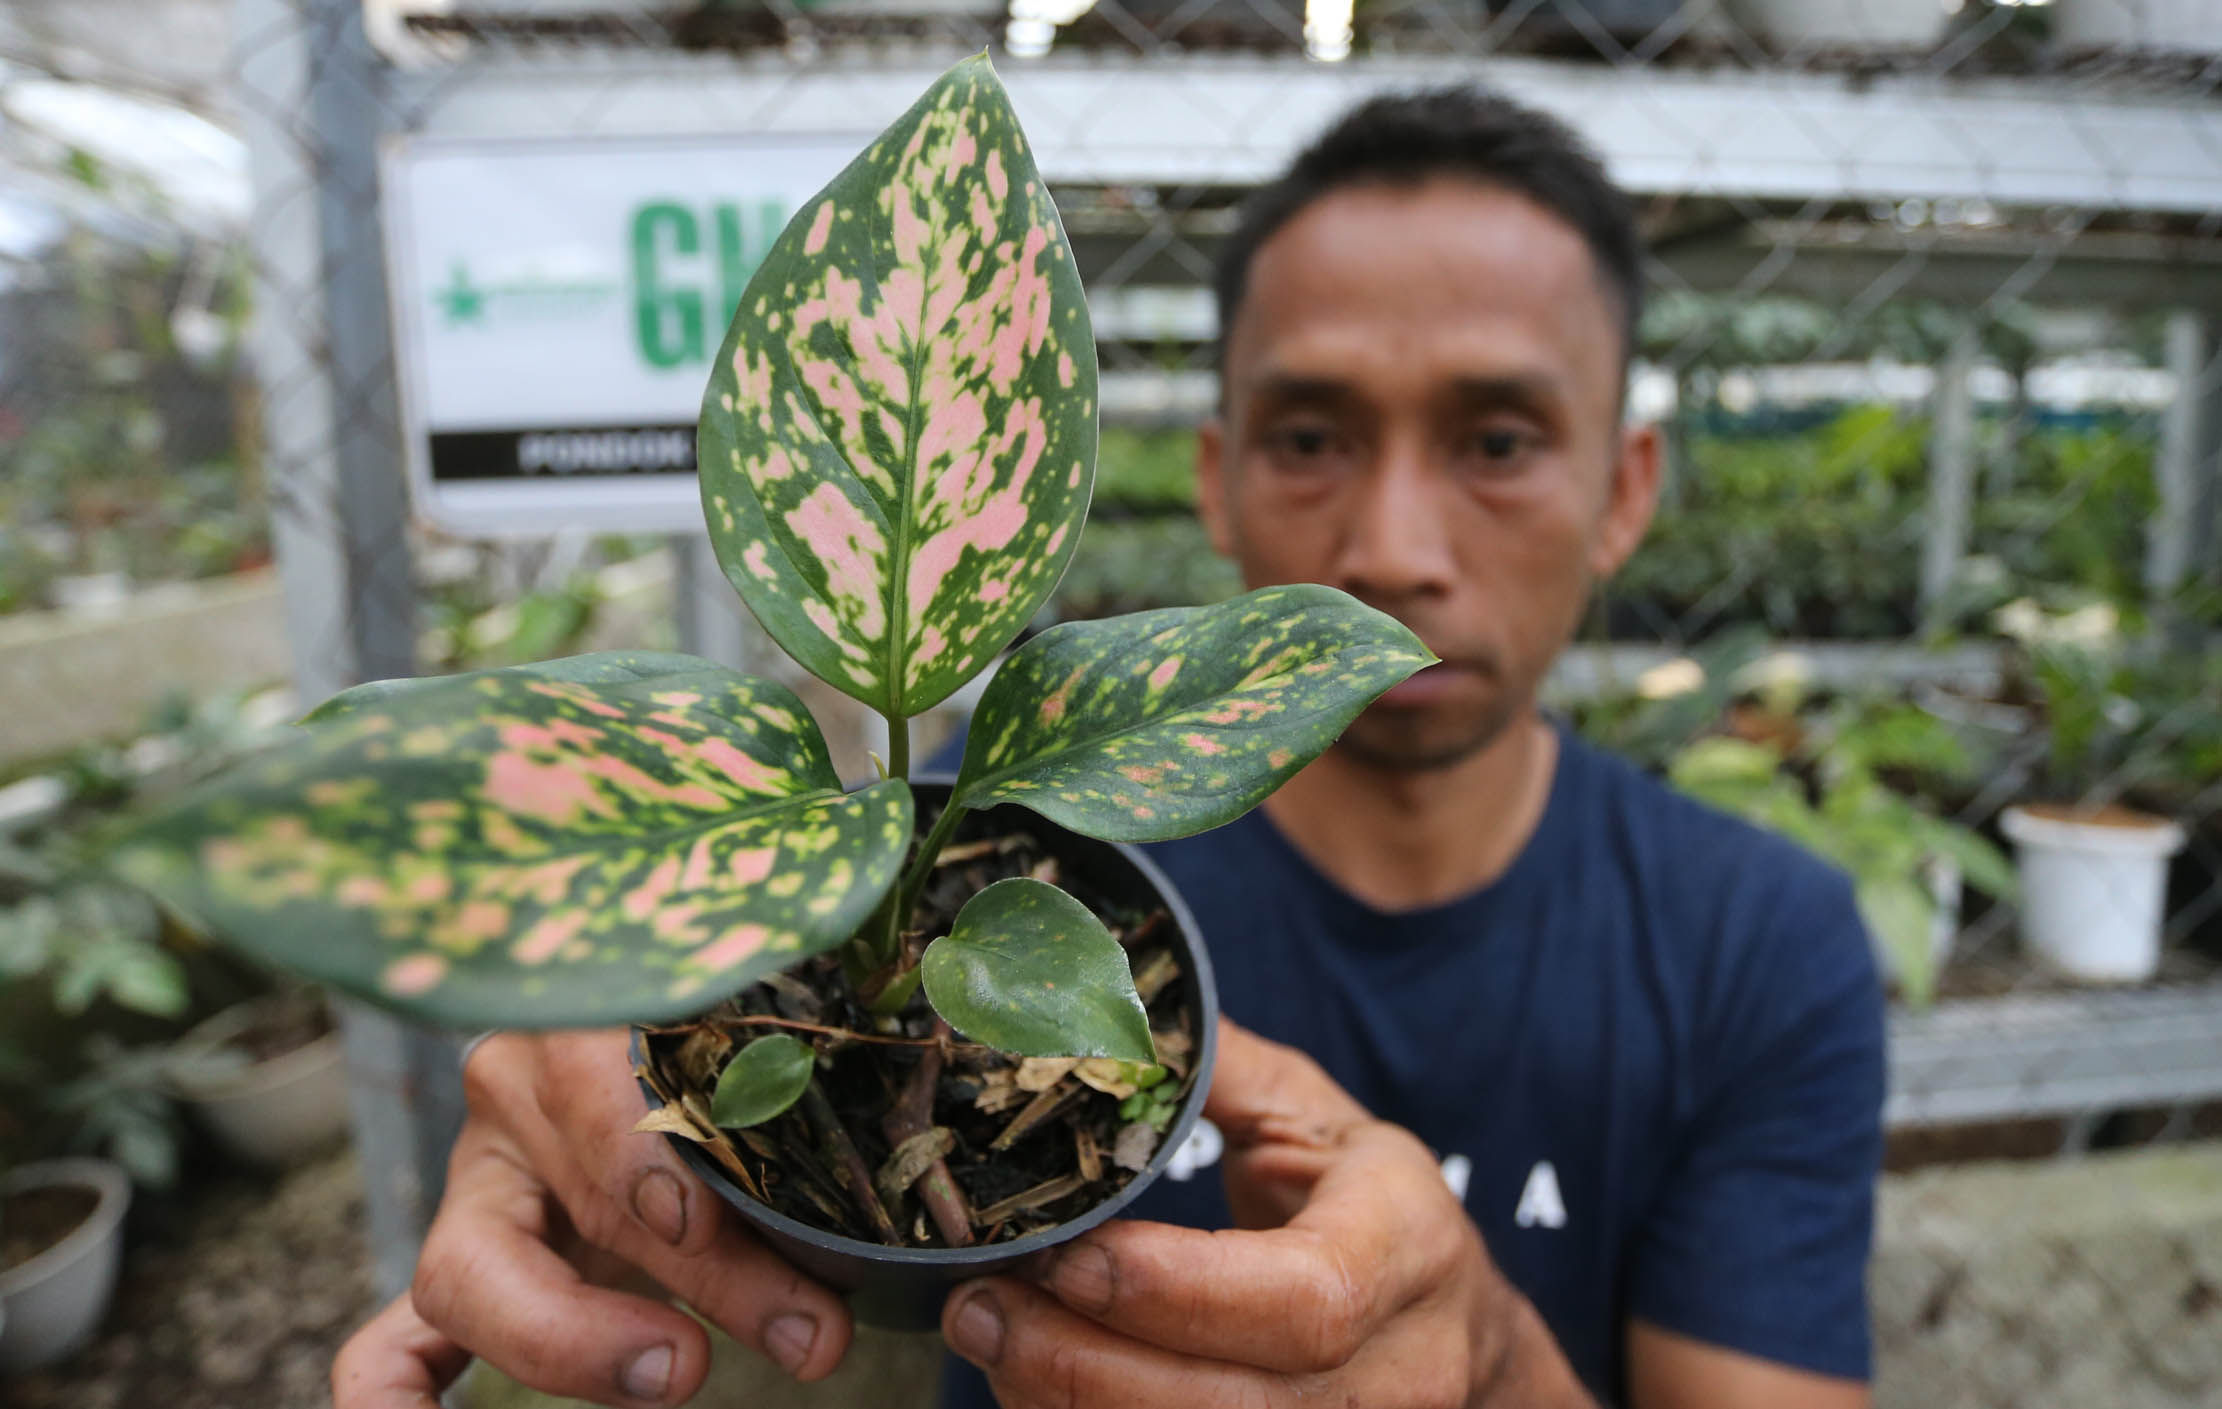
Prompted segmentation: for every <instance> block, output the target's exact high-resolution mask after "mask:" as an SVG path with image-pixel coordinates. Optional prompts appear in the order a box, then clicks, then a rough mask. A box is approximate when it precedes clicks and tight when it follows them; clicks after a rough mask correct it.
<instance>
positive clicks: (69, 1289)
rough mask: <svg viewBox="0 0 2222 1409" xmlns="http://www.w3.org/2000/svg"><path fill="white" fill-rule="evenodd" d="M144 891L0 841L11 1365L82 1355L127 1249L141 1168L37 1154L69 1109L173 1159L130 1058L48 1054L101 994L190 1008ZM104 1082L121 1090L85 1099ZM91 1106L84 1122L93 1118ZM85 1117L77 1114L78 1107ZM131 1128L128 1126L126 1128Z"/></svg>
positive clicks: (4, 1254)
mask: <svg viewBox="0 0 2222 1409" xmlns="http://www.w3.org/2000/svg"><path fill="white" fill-rule="evenodd" d="M152 919H153V913H152V911H151V909H149V908H148V907H147V905H146V902H145V900H144V899H143V898H142V897H140V896H138V895H137V894H135V893H133V892H130V891H128V890H124V889H123V888H121V887H119V886H115V885H113V884H112V883H106V882H103V881H102V880H101V879H100V878H99V877H98V876H97V875H94V874H88V873H85V872H83V871H80V870H78V869H75V868H73V867H70V866H68V865H66V864H63V863H61V862H59V861H58V860H56V859H54V858H50V857H48V856H44V855H34V854H32V853H29V852H25V851H21V850H18V849H16V848H14V847H12V846H6V845H0V1033H4V1034H5V1037H4V1038H0V1376H4V1375H10V1374H17V1373H22V1372H25V1371H29V1370H33V1369H37V1368H39V1367H40V1366H43V1365H48V1364H52V1363H54V1362H55V1361H57V1360H60V1359H62V1358H63V1357H65V1356H67V1355H69V1354H71V1353H72V1352H73V1351H75V1350H76V1349H77V1348H78V1347H80V1346H81V1345H83V1344H84V1343H85V1341H86V1340H88V1339H89V1338H90V1337H91V1336H92V1334H93V1332H94V1331H95V1330H96V1329H98V1327H99V1325H100V1322H101V1319H102V1317H104V1316H105V1315H106V1314H107V1310H108V1302H109V1298H110V1295H111V1293H112V1292H113V1290H114V1287H115V1280H116V1269H117V1265H118V1261H119V1259H120V1257H121V1255H122V1248H123V1215H124V1211H125V1209H126V1208H127V1207H128V1205H129V1203H130V1199H131V1173H130V1172H129V1171H127V1170H126V1168H125V1167H124V1166H123V1165H121V1164H119V1163H116V1162H114V1161H111V1160H107V1159H94V1158H71V1159H31V1160H28V1161H27V1162H22V1163H18V1161H23V1160H25V1157H26V1155H27V1154H28V1153H31V1152H35V1151H36V1150H38V1149H39V1148H41V1146H42V1145H46V1146H52V1145H58V1144H59V1143H60V1142H59V1141H52V1140H50V1139H49V1136H50V1131H49V1130H48V1129H47V1127H48V1126H50V1125H51V1124H53V1123H54V1121H53V1119H52V1118H53V1117H57V1116H58V1117H62V1118H63V1120H64V1122H65V1123H66V1124H67V1125H69V1126H70V1127H71V1130H72V1133H73V1134H74V1135H76V1136H77V1137H78V1142H79V1143H80V1144H92V1145H94V1146H96V1147H98V1148H105V1149H112V1150H114V1152H116V1153H118V1154H120V1155H125V1156H130V1157H133V1158H135V1159H141V1158H142V1157H143V1160H144V1167H145V1168H146V1171H147V1173H148V1174H149V1175H150V1176H152V1177H156V1178H159V1177H160V1176H162V1175H163V1174H164V1173H166V1172H167V1171H168V1170H169V1168H170V1167H171V1166H172V1164H174V1159H172V1158H171V1156H172V1155H173V1154H174V1149H173V1147H172V1146H171V1145H170V1144H168V1143H167V1142H166V1141H165V1140H164V1139H163V1133H164V1132H163V1130H162V1128H161V1116H160V1114H157V1115H156V1117H155V1128H153V1129H149V1128H147V1127H146V1126H144V1125H142V1124H140V1123H139V1122H138V1118H139V1117H140V1116H141V1115H143V1114H144V1113H145V1112H144V1109H143V1107H142V1105H141V1104H139V1103H137V1102H135V1101H133V1100H132V1099H130V1098H129V1096H128V1095H126V1094H125V1093H124V1089H123V1086H122V1085H121V1084H120V1083H118V1082H117V1081H116V1080H115V1079H116V1078H117V1077H118V1076H119V1075H120V1074H121V1073H122V1072H123V1071H124V1069H125V1068H126V1066H127V1065H128V1063H127V1062H125V1061H124V1060H122V1059H121V1058H120V1057H119V1055H118V1054H117V1053H116V1052H115V1051H114V1050H113V1044H112V1043H110V1044H103V1043H88V1044H87V1046H88V1047H89V1048H90V1049H91V1051H90V1057H91V1060H90V1061H89V1062H87V1063H86V1064H85V1068H83V1069H79V1070H76V1071H72V1072H55V1071H51V1070H49V1069H48V1067H49V1065H50V1061H42V1060H41V1059H40V1058H41V1057H42V1056H44V1055H45V1054H46V1051H47V1050H48V1048H49V1047H50V1046H51V1045H52V1044H51V1042H50V1041H49V1040H48V1038H49V1036H50V1035H51V1036H59V1035H60V1034H61V1033H64V1032H67V1031H69V1030H70V1029H71V1027H72V1025H73V1024H74V1023H75V1022H76V1021H77V1020H78V1019H80V1018H82V1017H83V1016H84V1015H85V1013H86V1012H87V1010H89V1009H90V1008H91V1007H92V1006H93V1004H94V1003H95V1002H96V1001H98V1000H100V999H108V1000H111V1001H113V1002H115V1003H116V1004H118V1005H120V1006H122V1007H124V1008H127V1009H131V1010H134V1011H137V1012H140V1013H145V1014H149V1015H153V1016H158V1017H171V1016H175V1015H176V1014H177V1013H179V1012H181V1011H183V1009H184V1006H185V999H186V994H185V987H184V981H183V975H182V972H181V971H180V970H179V969H178V967H177V964H176V961H175V960H174V959H173V958H172V957H171V956H170V955H168V954H167V953H165V952H164V951H163V950H161V949H160V948H159V946H158V945H156V944H155V943H154V939H153V934H152V929H151V921H152ZM96 1089H98V1090H105V1091H106V1092H107V1093H108V1094H109V1095H110V1096H112V1097H117V1098H119V1099H111V1100H102V1101H98V1102H94V1103H93V1105H92V1108H91V1109H90V1110H87V1111H80V1110H78V1109H76V1107H75V1103H76V1101H77V1099H78V1098H79V1097H80V1096H83V1095H86V1094H88V1093H91V1092H93V1091H95V1090H96ZM88 1114H90V1115H93V1116H95V1117H96V1118H95V1119H91V1120H87V1119H83V1118H82V1117H83V1116H85V1115H88ZM72 1117H77V1118H72ZM119 1137H120V1138H119Z"/></svg>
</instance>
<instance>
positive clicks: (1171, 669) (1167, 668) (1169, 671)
mask: <svg viewBox="0 0 2222 1409" xmlns="http://www.w3.org/2000/svg"><path fill="white" fill-rule="evenodd" d="M1178 674H1180V657H1179V656H1167V657H1166V658H1165V659H1164V660H1162V661H1160V662H1158V666H1157V669H1155V670H1153V671H1151V672H1150V688H1151V689H1153V690H1162V689H1164V688H1165V687H1166V686H1167V685H1170V684H1172V683H1173V677H1174V676H1176V675H1178Z"/></svg>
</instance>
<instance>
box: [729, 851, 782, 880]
mask: <svg viewBox="0 0 2222 1409" xmlns="http://www.w3.org/2000/svg"><path fill="white" fill-rule="evenodd" d="M778 855H779V848H778V847H776V846H751V847H744V848H742V849H741V850H739V851H736V852H734V853H733V854H732V855H731V856H729V857H727V858H726V862H725V864H726V866H727V868H728V869H729V870H730V871H731V874H732V879H733V884H735V885H743V886H752V885H755V884H756V883H757V882H759V881H761V880H763V879H764V878H765V877H766V876H768V875H770V874H771V873H772V861H773V859H774V858H776V857H777V856H778Z"/></svg>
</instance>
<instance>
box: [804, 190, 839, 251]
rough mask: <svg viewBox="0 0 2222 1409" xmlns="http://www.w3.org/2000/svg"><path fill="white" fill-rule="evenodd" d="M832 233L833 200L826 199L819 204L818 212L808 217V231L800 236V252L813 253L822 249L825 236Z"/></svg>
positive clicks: (824, 245)
mask: <svg viewBox="0 0 2222 1409" xmlns="http://www.w3.org/2000/svg"><path fill="white" fill-rule="evenodd" d="M832 233H833V202H831V201H827V202H825V203H824V204H823V205H821V206H819V207H818V213H817V214H816V215H814V216H812V217H811V218H810V233H809V234H807V235H805V236H803V238H802V252H803V253H804V254H813V255H814V254H816V253H817V252H818V251H820V250H822V249H824V248H825V247H826V236H828V235H830V234H832Z"/></svg>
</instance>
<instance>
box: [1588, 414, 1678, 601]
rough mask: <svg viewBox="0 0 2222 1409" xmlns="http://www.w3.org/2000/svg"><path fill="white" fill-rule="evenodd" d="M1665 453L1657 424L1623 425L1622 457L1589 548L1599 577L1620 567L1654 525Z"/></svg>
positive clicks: (1594, 572)
mask: <svg viewBox="0 0 2222 1409" xmlns="http://www.w3.org/2000/svg"><path fill="white" fill-rule="evenodd" d="M1665 455H1666V445H1665V440H1664V438H1663V437H1662V436H1661V435H1660V434H1659V428H1658V427H1657V426H1655V425H1640V426H1623V427H1621V430H1620V457H1619V459H1618V460H1617V461H1616V462H1615V463H1614V465H1613V476H1612V484H1611V486H1610V487H1609V488H1608V489H1607V490H1606V500H1605V515H1604V518H1603V520H1602V521H1601V522H1600V523H1599V524H1598V529H1597V537H1596V539H1595V540H1594V541H1593V542H1592V543H1591V545H1590V550H1589V570H1590V573H1591V575H1592V576H1593V577H1595V578H1596V579H1597V580H1598V581H1600V582H1602V581H1604V580H1605V579H1606V578H1608V577H1611V576H1612V575H1613V574H1614V573H1616V572H1618V571H1620V566H1621V564H1623V563H1625V562H1627V561H1628V555H1629V554H1631V553H1633V552H1635V551H1636V545H1637V544H1638V543H1641V542H1642V541H1643V535H1644V533H1645V531H1646V530H1648V529H1649V528H1650V527H1651V515H1652V512H1653V511H1654V510H1656V509H1657V508H1658V507H1659V474H1660V471H1661V469H1662V468H1663V461H1664V457H1665Z"/></svg>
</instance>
